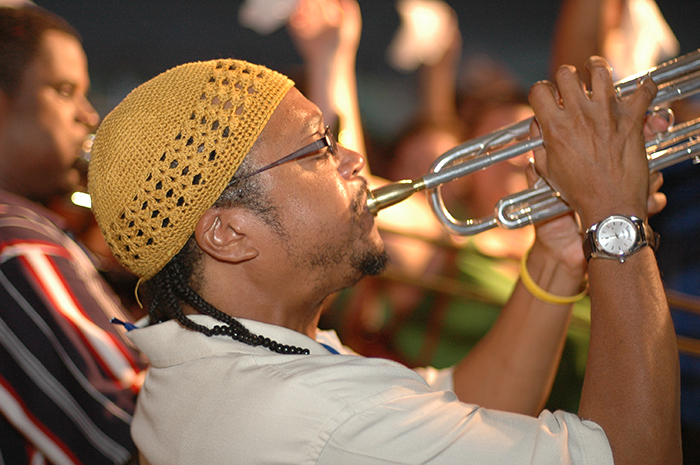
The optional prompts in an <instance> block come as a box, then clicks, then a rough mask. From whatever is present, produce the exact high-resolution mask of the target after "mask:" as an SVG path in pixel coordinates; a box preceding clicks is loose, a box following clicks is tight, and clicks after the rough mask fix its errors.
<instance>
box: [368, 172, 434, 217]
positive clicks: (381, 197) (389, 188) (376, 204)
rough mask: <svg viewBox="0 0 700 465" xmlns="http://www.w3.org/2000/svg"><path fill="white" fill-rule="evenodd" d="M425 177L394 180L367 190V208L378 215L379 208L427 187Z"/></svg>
mask: <svg viewBox="0 0 700 465" xmlns="http://www.w3.org/2000/svg"><path fill="white" fill-rule="evenodd" d="M425 187H426V186H425V182H424V181H423V178H418V179H404V180H403V181H397V182H393V183H391V184H387V185H385V186H382V187H378V188H376V189H374V190H369V191H367V208H368V209H369V212H370V213H371V214H373V215H376V214H377V213H378V212H379V210H382V209H384V208H386V207H390V206H392V205H395V204H397V203H399V202H401V201H402V200H406V199H407V198H409V197H410V196H412V195H413V194H415V193H416V192H420V191H422V190H423V189H425Z"/></svg>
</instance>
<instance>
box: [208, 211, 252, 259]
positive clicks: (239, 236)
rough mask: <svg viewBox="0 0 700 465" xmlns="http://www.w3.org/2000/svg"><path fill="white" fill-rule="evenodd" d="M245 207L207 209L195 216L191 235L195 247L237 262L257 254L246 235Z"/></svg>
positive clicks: (217, 257)
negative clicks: (193, 238)
mask: <svg viewBox="0 0 700 465" xmlns="http://www.w3.org/2000/svg"><path fill="white" fill-rule="evenodd" d="M245 213H246V210H244V209H240V208H210V209H209V210H207V211H206V212H205V213H204V215H202V217H201V218H200V219H199V222H198V223H197V227H196V228H195V230H194V236H195V239H196V240H197V244H198V245H199V247H200V248H201V249H202V250H203V251H204V252H205V253H207V254H208V255H210V256H211V257H213V258H215V259H216V260H219V261H224V262H230V263H241V262H244V261H247V260H251V259H253V258H255V257H257V256H258V253H259V252H258V250H257V248H256V247H255V245H254V244H253V241H252V240H251V238H250V237H249V236H248V234H246V231H247V228H246V225H247V224H248V221H247V215H246V214H245Z"/></svg>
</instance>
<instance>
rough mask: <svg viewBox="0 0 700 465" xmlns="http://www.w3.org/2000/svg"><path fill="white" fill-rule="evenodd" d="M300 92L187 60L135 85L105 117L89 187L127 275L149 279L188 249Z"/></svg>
mask: <svg viewBox="0 0 700 465" xmlns="http://www.w3.org/2000/svg"><path fill="white" fill-rule="evenodd" d="M293 85H294V83H293V82H292V81H291V80H289V79H288V78H287V77H286V76H283V75H282V74H279V73H277V72H275V71H272V70H269V69H267V68H265V67H263V66H258V65H254V64H251V63H247V62H244V61H238V60H215V61H207V62H198V63H188V64H184V65H181V66H178V67H176V68H173V69H171V70H169V71H166V72H165V73H163V74H161V75H159V76H157V77H155V78H153V79H151V80H150V81H148V82H146V83H144V84H142V85H141V86H139V87H137V88H136V89H135V90H133V91H132V92H131V93H130V94H129V95H128V96H127V97H126V98H125V99H124V100H123V101H122V102H121V103H120V104H119V105H118V106H117V107H116V108H115V109H114V110H113V111H112V112H111V113H110V114H109V115H108V116H107V117H106V118H105V119H104V121H103V122H102V124H101V126H100V128H99V130H98V131H97V135H96V137H95V141H94V144H93V148H92V154H91V160H90V168H89V172H88V190H89V192H90V195H91V197H92V209H93V212H94V214H95V218H96V219H97V223H98V224H99V226H100V229H101V230H102V234H103V235H104V237H105V239H106V240H107V244H109V247H110V248H111V250H112V252H113V253H114V255H115V257H116V258H117V259H118V260H119V261H120V262H121V263H122V264H123V265H124V266H125V267H126V268H127V269H129V270H130V271H132V272H133V273H135V274H136V275H138V276H140V277H142V278H144V279H150V278H151V277H153V276H154V275H155V274H156V273H157V272H158V271H160V270H161V269H162V268H163V266H165V264H167V263H168V262H169V261H170V259H171V258H172V257H174V256H175V255H176V254H177V253H178V252H179V251H180V249H182V247H183V246H184V245H185V243H186V242H187V240H188V239H189V237H190V236H191V235H192V233H193V232H194V229H195V226H196V225H197V222H198V221H199V219H200V218H201V216H202V215H203V214H204V212H205V211H206V210H207V209H208V208H209V207H211V206H212V205H213V204H214V202H216V200H217V199H218V198H219V196H220V195H221V193H222V192H223V191H224V189H225V188H226V185H227V184H228V182H229V181H230V180H231V178H232V177H233V175H234V174H235V173H236V170H237V169H238V167H239V166H240V165H241V163H242V162H243V160H244V158H245V157H246V155H247V154H248V152H249V151H250V149H251V147H252V146H253V143H254V142H255V141H256V139H257V138H258V136H259V135H260V133H261V132H262V130H263V128H264V127H265V125H266V124H267V121H268V119H269V118H270V116H271V115H272V113H273V112H274V111H275V109H276V108H277V105H279V103H280V101H281V100H282V98H283V97H284V96H285V95H286V93H287V91H288V90H289V89H290V88H291V87H292V86H293Z"/></svg>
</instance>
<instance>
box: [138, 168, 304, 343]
mask: <svg viewBox="0 0 700 465" xmlns="http://www.w3.org/2000/svg"><path fill="white" fill-rule="evenodd" d="M250 172H253V169H252V168H251V167H250V166H249V163H248V158H246V160H245V161H244V162H243V165H241V167H240V168H239V170H238V172H237V173H236V176H234V179H236V178H243V177H244V176H245V175H246V174H247V173H250ZM232 207H243V208H247V209H249V210H251V211H253V212H255V213H257V214H259V215H260V217H261V218H262V219H263V221H265V223H266V224H268V225H270V226H271V227H272V228H273V230H275V231H276V232H277V233H278V234H284V228H283V227H282V225H281V222H280V221H279V218H278V216H277V212H276V209H275V207H274V206H273V205H272V202H270V201H269V198H268V196H267V193H266V192H265V190H264V189H263V187H262V184H261V183H260V182H259V181H258V180H257V179H256V178H255V177H252V178H248V179H244V180H242V181H241V182H237V183H234V184H232V185H231V186H230V187H228V188H227V189H226V190H225V191H224V192H223V194H222V195H221V196H220V197H219V199H218V200H217V201H216V202H215V203H214V205H213V208H232ZM202 258H203V252H202V250H201V249H200V248H199V245H198V244H197V241H196V239H195V237H194V234H193V235H192V236H190V238H189V239H188V241H187V243H186V244H185V246H184V247H183V248H182V250H180V252H179V253H178V254H177V255H175V256H174V257H173V258H172V260H170V261H169V262H168V263H167V264H166V265H165V266H164V267H163V269H162V270H160V271H159V272H158V273H157V274H156V275H155V276H154V277H153V278H151V279H150V280H148V282H147V283H146V285H145V289H144V290H145V292H146V297H147V300H148V302H149V305H148V316H149V319H150V322H151V324H155V323H160V322H163V321H168V320H176V321H178V322H179V323H180V324H181V325H182V326H184V327H185V328H187V329H190V330H193V331H197V332H200V333H202V334H205V335H206V336H219V335H223V336H229V337H231V338H232V339H234V340H237V341H240V342H243V343H245V344H248V345H252V346H258V345H262V346H263V347H267V348H268V349H270V350H271V351H273V352H277V353H286V354H308V353H309V350H308V349H303V348H300V347H295V346H290V345H285V344H280V343H278V342H276V341H273V340H271V339H270V338H267V337H264V336H259V335H256V334H253V333H251V332H250V331H249V330H248V328H246V327H245V326H244V325H243V324H241V323H240V322H239V321H238V320H237V319H235V318H233V317H232V316H230V315H227V314H226V313H224V312H222V311H221V310H219V309H217V308H216V307H214V306H213V305H211V304H210V303H209V302H207V301H206V300H205V299H204V298H203V297H202V296H201V295H199V293H198V290H199V289H200V288H201V280H202V276H201V272H199V270H200V266H199V265H200V263H201V261H202ZM183 303H184V304H187V305H189V306H190V307H192V308H193V309H194V310H196V311H197V312H199V313H201V314H203V315H208V316H211V317H212V318H215V319H217V320H219V321H220V322H222V323H224V324H223V325H217V326H214V327H213V328H208V327H206V326H204V325H200V324H197V323H195V322H194V321H193V320H192V319H191V318H189V317H188V316H187V315H186V314H185V312H184V311H183V307H182V304H183Z"/></svg>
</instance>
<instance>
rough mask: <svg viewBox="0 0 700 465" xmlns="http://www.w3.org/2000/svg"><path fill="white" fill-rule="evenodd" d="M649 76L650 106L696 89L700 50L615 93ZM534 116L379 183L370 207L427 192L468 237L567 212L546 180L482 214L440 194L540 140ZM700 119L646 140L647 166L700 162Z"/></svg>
mask: <svg viewBox="0 0 700 465" xmlns="http://www.w3.org/2000/svg"><path fill="white" fill-rule="evenodd" d="M647 77H650V78H651V79H653V81H654V82H655V83H656V84H657V86H658V89H659V90H658V93H657V95H656V98H655V99H654V101H653V102H652V105H651V107H650V108H652V109H653V108H655V107H657V106H659V105H662V104H668V103H671V102H674V101H677V100H681V99H684V98H687V97H689V96H691V95H693V94H695V93H697V92H700V49H698V50H696V51H694V52H692V53H689V54H687V55H684V56H682V57H679V58H675V59H673V60H670V61H667V62H665V63H663V64H661V65H658V66H657V67H655V68H652V69H649V70H647V71H644V72H642V73H639V74H635V75H634V76H630V77H628V78H626V79H623V80H622V81H620V82H617V83H615V92H616V94H617V96H618V97H619V98H622V97H625V96H627V95H630V94H631V93H632V92H634V90H635V89H636V88H637V86H638V84H639V83H640V82H641V81H642V80H643V79H644V78H647ZM532 120H533V118H530V119H527V120H524V121H521V122H518V123H515V124H512V125H509V126H506V127H504V128H501V129H497V130H496V131H494V132H492V133H490V134H487V135H484V136H481V137H478V138H476V139H473V140H471V141H467V142H465V143H464V144H461V145H458V146H457V147H455V148H453V149H451V150H449V151H448V152H446V153H444V154H443V155H441V156H440V157H439V158H438V159H437V160H435V162H434V163H433V165H432V167H431V169H430V172H429V173H428V174H426V175H424V176H423V177H421V178H417V179H406V180H403V181H398V182H394V183H391V184H387V185H385V186H382V187H379V188H377V189H374V190H372V191H370V192H369V193H368V195H367V206H368V208H369V211H370V212H371V213H372V214H374V215H376V214H377V213H378V212H379V210H382V209H384V208H387V207H390V206H391V205H394V204H396V203H398V202H401V201H402V200H405V199H406V198H408V197H410V196H411V195H413V194H414V193H416V192H420V191H422V190H427V191H428V199H429V202H430V206H431V207H432V209H433V212H434V213H435V215H436V216H437V218H438V220H439V221H440V222H441V223H443V225H444V226H445V228H446V229H447V230H448V231H449V232H450V233H452V234H455V235H460V236H470V235H473V234H478V233H480V232H483V231H486V230H488V229H492V228H494V227H496V226H500V227H502V228H505V229H515V228H520V227H523V226H526V225H529V224H535V223H538V222H540V221H543V220H546V219H549V218H553V217H555V216H558V215H561V214H563V213H565V212H567V211H570V208H569V206H568V205H567V204H566V203H565V202H564V201H563V200H562V199H561V197H560V195H559V193H558V192H556V191H554V190H553V189H552V188H551V187H550V186H549V185H548V184H547V183H546V182H544V180H540V181H538V182H537V183H536V184H535V185H534V186H533V187H532V188H530V189H526V190H524V191H522V192H518V193H516V194H513V195H511V196H508V197H504V198H503V199H501V200H500V201H499V202H498V203H497V204H496V206H495V211H494V214H493V215H491V216H487V217H484V218H480V219H468V220H464V221H461V220H458V219H456V218H454V217H453V216H452V214H451V213H450V212H449V211H447V208H446V207H445V204H444V202H443V200H442V197H441V195H440V186H441V185H442V184H445V183H446V182H449V181H452V180H455V179H458V178H460V177H462V176H466V175H468V174H471V173H473V172H475V171H479V170H482V169H485V168H488V167H489V166H491V165H493V164H495V163H499V162H501V161H505V160H509V159H511V158H514V157H516V156H518V155H521V154H524V153H527V152H529V151H531V150H533V149H535V148H538V147H540V146H541V145H542V139H541V138H540V137H537V138H530V137H529V129H530V124H531V123H532ZM698 134H700V118H698V119H696V120H693V121H690V122H687V123H684V124H680V125H677V126H672V127H671V128H670V129H669V130H668V131H667V132H665V133H663V134H660V135H659V136H657V137H656V138H655V139H654V140H652V141H648V142H647V143H646V151H647V158H648V159H649V170H650V171H658V170H660V169H662V168H666V167H668V166H671V165H674V164H676V163H680V162H681V161H684V160H688V159H694V160H695V163H699V162H700V137H698Z"/></svg>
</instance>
